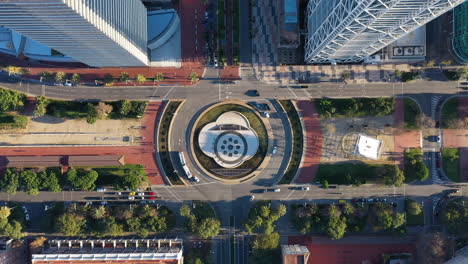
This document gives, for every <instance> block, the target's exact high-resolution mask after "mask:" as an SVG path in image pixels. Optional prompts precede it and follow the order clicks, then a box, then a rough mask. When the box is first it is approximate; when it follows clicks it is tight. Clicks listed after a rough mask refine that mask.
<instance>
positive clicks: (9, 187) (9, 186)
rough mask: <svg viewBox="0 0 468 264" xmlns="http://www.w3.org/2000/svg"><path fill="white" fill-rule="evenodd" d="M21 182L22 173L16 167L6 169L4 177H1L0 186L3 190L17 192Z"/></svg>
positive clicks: (10, 192)
mask: <svg viewBox="0 0 468 264" xmlns="http://www.w3.org/2000/svg"><path fill="white" fill-rule="evenodd" d="M19 184H20V173H19V171H18V170H17V169H16V168H9V169H7V170H6V172H5V174H3V177H0V186H1V188H2V190H3V191H5V192H7V193H9V194H15V193H16V191H17V190H18V187H19Z"/></svg>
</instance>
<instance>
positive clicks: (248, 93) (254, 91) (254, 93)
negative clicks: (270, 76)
mask: <svg viewBox="0 0 468 264" xmlns="http://www.w3.org/2000/svg"><path fill="white" fill-rule="evenodd" d="M247 95H248V96H253V97H258V96H260V93H258V90H248V91H247Z"/></svg>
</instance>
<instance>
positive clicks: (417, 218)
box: [405, 199, 424, 226]
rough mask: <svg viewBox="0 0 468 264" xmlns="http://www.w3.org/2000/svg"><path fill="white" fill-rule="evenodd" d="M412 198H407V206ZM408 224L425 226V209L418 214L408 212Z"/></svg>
mask: <svg viewBox="0 0 468 264" xmlns="http://www.w3.org/2000/svg"><path fill="white" fill-rule="evenodd" d="M409 200H411V199H406V200H405V208H406V206H407V203H408V201H409ZM406 225H408V226H423V225H424V210H423V211H421V213H420V214H418V215H411V214H409V213H408V212H406Z"/></svg>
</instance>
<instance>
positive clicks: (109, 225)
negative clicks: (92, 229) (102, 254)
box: [98, 216, 123, 236]
mask: <svg viewBox="0 0 468 264" xmlns="http://www.w3.org/2000/svg"><path fill="white" fill-rule="evenodd" d="M99 221H102V222H103V227H104V228H103V230H98V232H99V231H101V232H99V233H98V235H103V236H105V235H107V236H121V235H122V234H123V225H121V224H118V223H117V222H116V221H115V218H114V217H112V216H108V217H105V218H103V219H101V220H99Z"/></svg>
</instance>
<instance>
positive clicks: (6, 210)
mask: <svg viewBox="0 0 468 264" xmlns="http://www.w3.org/2000/svg"><path fill="white" fill-rule="evenodd" d="M10 214H11V209H10V207H8V206H2V207H0V219H8V217H9V216H10Z"/></svg>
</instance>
